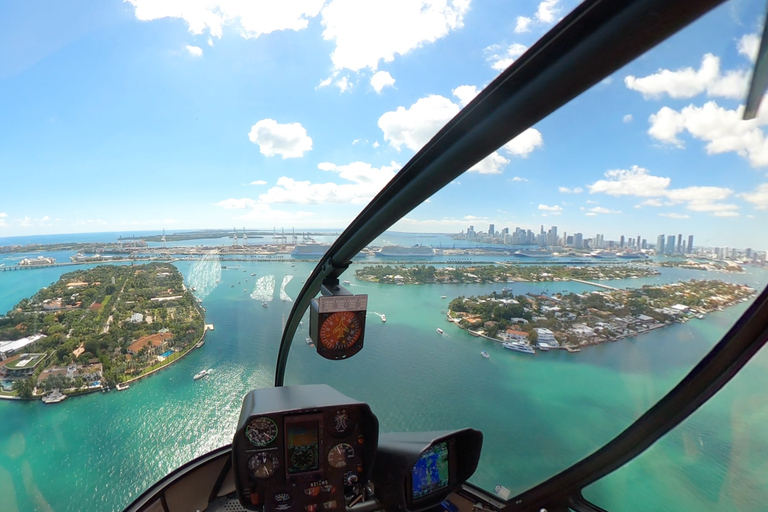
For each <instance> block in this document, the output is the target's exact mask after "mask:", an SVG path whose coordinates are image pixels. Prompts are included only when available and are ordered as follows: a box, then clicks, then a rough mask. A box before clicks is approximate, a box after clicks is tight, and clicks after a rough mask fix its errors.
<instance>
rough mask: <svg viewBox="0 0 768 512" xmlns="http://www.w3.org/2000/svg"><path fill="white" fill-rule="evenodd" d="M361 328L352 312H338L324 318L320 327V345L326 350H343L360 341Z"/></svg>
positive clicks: (358, 319) (357, 318) (358, 320)
mask: <svg viewBox="0 0 768 512" xmlns="http://www.w3.org/2000/svg"><path fill="white" fill-rule="evenodd" d="M362 332H363V326H362V324H361V323H360V318H359V317H358V316H357V314H356V313H354V312H352V311H339V312H338V313H332V314H330V315H328V317H326V319H325V321H323V324H322V325H321V326H320V336H319V337H320V344H321V345H322V346H323V347H325V348H327V349H328V350H344V349H347V348H349V347H351V346H352V345H354V344H355V343H357V340H359V339H360V335H361V334H362Z"/></svg>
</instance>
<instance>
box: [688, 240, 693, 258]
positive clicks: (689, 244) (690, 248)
mask: <svg viewBox="0 0 768 512" xmlns="http://www.w3.org/2000/svg"><path fill="white" fill-rule="evenodd" d="M692 252H693V235H688V254H690V253H692Z"/></svg>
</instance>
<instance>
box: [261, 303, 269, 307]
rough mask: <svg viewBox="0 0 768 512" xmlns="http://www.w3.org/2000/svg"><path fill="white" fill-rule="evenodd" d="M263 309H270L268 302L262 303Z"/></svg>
mask: <svg viewBox="0 0 768 512" xmlns="http://www.w3.org/2000/svg"><path fill="white" fill-rule="evenodd" d="M261 307H263V308H268V307H269V304H268V303H267V302H262V303H261Z"/></svg>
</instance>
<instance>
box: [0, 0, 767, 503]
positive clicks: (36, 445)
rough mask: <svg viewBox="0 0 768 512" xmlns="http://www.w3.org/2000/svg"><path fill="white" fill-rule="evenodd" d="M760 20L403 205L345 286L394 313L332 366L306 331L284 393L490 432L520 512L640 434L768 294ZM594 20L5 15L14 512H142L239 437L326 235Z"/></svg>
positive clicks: (488, 474)
mask: <svg viewBox="0 0 768 512" xmlns="http://www.w3.org/2000/svg"><path fill="white" fill-rule="evenodd" d="M758 4H759V2H757V3H755V2H730V3H727V4H724V5H723V6H721V7H719V8H717V9H715V10H714V11H712V12H711V13H710V14H708V15H706V16H704V17H703V18H702V19H700V20H699V21H697V22H696V23H694V24H693V25H691V26H690V27H689V28H687V29H685V30H684V31H682V32H681V33H679V34H677V35H675V36H673V37H672V38H671V39H670V40H668V41H666V42H664V43H662V44H661V45H660V46H658V47H657V48H655V49H653V50H651V51H650V52H648V53H647V54H646V55H644V56H642V57H640V58H639V59H637V60H636V61H634V62H632V63H631V64H629V65H627V66H626V67H625V68H623V69H621V70H620V71H618V72H616V73H615V74H614V75H612V76H610V77H607V78H605V79H604V80H603V81H602V82H600V83H599V84H597V85H595V86H594V87H592V88H591V89H590V90H589V91H587V92H586V93H584V94H583V95H581V96H579V97H578V98H576V99H575V100H573V101H571V102H570V103H568V104H566V105H565V106H564V107H562V108H561V109H559V110H558V111H557V112H555V113H553V114H552V115H550V116H548V117H546V118H545V119H543V120H542V121H540V122H539V123H537V124H536V125H535V126H532V127H530V128H529V129H527V130H526V131H524V132H523V133H521V134H520V135H519V136H517V137H516V138H514V139H513V140H512V141H510V142H508V143H507V144H505V145H504V146H502V147H500V148H498V150H497V151H496V152H494V153H492V154H491V155H490V156H489V157H487V158H486V159H484V160H483V161H482V162H480V163H479V164H477V165H476V166H474V167H473V168H472V169H471V170H470V171H469V172H467V173H465V174H463V175H462V176H461V177H460V178H458V179H456V180H454V181H453V182H452V183H450V184H449V185H448V186H446V187H445V188H444V189H442V190H441V191H439V192H438V193H437V194H435V195H433V196H432V197H431V198H430V199H429V200H428V201H426V202H424V203H423V204H422V205H421V206H419V207H418V208H417V209H415V210H413V211H411V212H408V213H406V212H403V214H404V217H403V218H402V219H400V220H399V221H398V222H397V223H396V224H395V225H394V226H392V227H391V228H390V229H389V230H388V231H387V232H385V233H383V234H381V235H380V236H379V237H377V238H376V239H374V240H372V241H371V243H370V244H369V245H368V247H366V249H365V250H363V251H362V252H361V253H360V254H359V255H358V256H357V257H355V258H354V260H353V261H352V263H351V265H350V267H349V269H348V270H347V271H346V272H345V273H344V274H343V275H342V276H341V277H340V281H341V284H342V286H344V287H346V288H347V289H348V290H349V291H351V292H353V293H355V294H367V295H368V307H367V314H366V315H365V317H364V319H365V335H364V349H363V350H362V351H361V352H360V353H359V354H357V355H356V356H355V357H354V358H352V359H350V360H346V361H335V362H331V361H327V360H325V359H322V358H320V357H319V356H318V354H317V347H315V345H314V340H313V339H312V338H311V337H310V332H309V324H310V322H309V315H308V314H307V315H305V316H304V317H303V319H302V323H301V324H300V326H299V329H298V330H297V332H296V335H295V337H294V340H293V348H292V350H291V352H290V355H289V361H288V366H287V372H286V379H285V383H286V384H287V385H290V384H300V383H302V384H303V383H327V384H329V385H331V386H333V387H334V388H336V389H338V390H339V391H341V392H342V393H345V394H347V395H349V396H351V397H354V398H355V399H357V400H361V401H365V402H367V403H369V404H370V405H371V409H372V410H373V411H374V413H375V414H376V415H377V416H378V418H379V422H380V424H381V431H382V432H391V431H417V430H445V429H451V428H463V427H473V428H477V429H479V430H482V431H483V433H484V449H483V453H482V458H481V461H480V465H479V467H478V469H477V472H476V473H475V475H474V476H473V477H472V479H471V482H472V483H474V484H475V485H478V486H480V487H481V488H483V489H485V490H487V491H489V492H490V493H493V494H496V495H498V496H499V497H501V498H503V499H508V498H511V497H513V496H514V495H516V494H518V493H520V492H523V491H525V490H526V489H528V488H530V487H531V486H533V485H535V484H538V483H540V482H542V481H544V480H546V479H547V478H549V477H551V476H553V475H555V474H556V473H558V472H560V471H561V470H563V469H565V468H567V467H568V466H570V465H572V464H574V463H576V462H577V461H579V460H580V459H582V458H584V457H585V456H587V455H589V454H590V453H592V452H594V451H595V450H596V449H598V448H600V447H601V446H602V445H604V444H605V443H606V442H608V441H610V440H611V439H612V438H614V437H615V436H616V435H618V434H619V433H620V432H621V431H622V430H624V429H625V428H627V427H628V426H629V425H630V424H631V423H632V422H633V421H635V420H636V419H637V418H638V417H640V416H641V415H642V414H643V413H644V412H646V411H647V410H648V409H649V408H650V407H651V406H652V405H653V404H655V403H656V402H657V401H658V400H659V399H660V398H661V397H662V396H664V394H665V393H667V392H668V391H669V390H670V389H671V388H672V387H673V386H675V385H676V384H677V383H678V382H680V380H681V379H682V378H683V377H684V376H685V375H686V374H687V373H688V372H689V371H690V370H691V369H692V368H693V366H694V365H695V364H696V363H697V362H699V361H700V360H701V359H702V357H704V355H705V354H706V353H707V352H708V351H709V350H710V349H711V348H712V347H713V346H714V345H715V343H717V342H718V341H719V340H720V339H721V338H722V336H723V335H724V334H725V333H726V332H727V330H728V329H729V328H730V327H731V326H732V325H734V323H735V322H736V321H737V320H738V318H739V317H740V315H741V314H742V313H743V312H744V311H745V310H746V308H747V307H748V306H749V305H750V304H751V303H752V301H753V300H754V299H755V297H756V295H757V293H758V292H760V291H762V290H763V289H764V288H765V286H766V283H767V282H768V270H766V267H765V257H766V252H765V251H766V248H768V247H767V245H768V244H767V243H766V242H768V237H767V236H766V234H765V232H764V229H763V226H764V224H765V220H766V208H768V182H766V178H765V167H766V165H768V160H766V158H765V156H764V155H765V147H764V146H765V140H764V139H765V136H764V132H763V129H762V126H763V125H764V124H765V113H764V112H762V111H761V113H760V114H759V115H758V118H757V119H756V120H754V121H741V120H740V119H741V112H742V108H743V107H741V105H743V103H744V98H745V97H746V91H747V84H748V80H749V75H750V72H751V67H752V65H753V62H754V60H755V55H756V53H757V48H758V45H759V37H760V33H761V30H762V26H761V25H760V24H759V20H761V19H762V18H761V16H762V14H763V13H762V11H761V9H762V7H761V6H760V5H758ZM575 6H576V2H571V3H568V2H563V1H557V0H545V1H543V2H520V3H515V4H514V5H495V4H494V5H491V4H490V3H488V2H477V1H476V2H469V1H466V2H459V1H454V2H443V3H439V2H421V3H419V2H415V3H414V2H402V3H399V2H395V3H393V2H383V3H376V2H373V3H370V4H366V5H365V6H364V7H363V6H362V5H360V4H358V3H357V2H346V1H342V0H331V1H327V2H323V1H318V2H304V3H300V4H291V5H290V6H285V7H277V6H272V7H270V8H266V7H261V6H240V5H239V4H236V3H229V2H210V3H208V4H205V5H203V4H194V5H190V6H187V7H184V8H182V7H180V6H176V5H175V4H173V3H171V2H168V3H166V2H157V1H155V2H144V1H141V0H130V1H127V2H122V3H121V2H108V3H104V4H103V5H101V6H99V7H98V9H88V10H86V9H84V8H83V6H82V5H80V4H79V3H76V2H73V3H66V2H65V3H61V4H57V6H55V7H50V6H48V7H46V8H45V9H39V8H38V7H39V6H36V5H35V4H34V3H25V4H23V5H15V6H10V5H6V6H3V7H1V8H0V13H1V14H0V27H2V28H3V30H2V31H0V34H2V35H0V45H2V48H3V49H5V50H6V51H2V52H0V62H1V63H2V64H3V65H2V66H0V68H1V69H0V92H1V93H2V96H3V98H5V101H4V102H3V103H2V107H0V109H1V110H2V112H3V114H4V115H3V118H4V119H6V120H7V122H6V123H4V124H3V126H2V127H0V170H2V176H3V178H4V184H3V186H2V187H0V252H2V254H0V314H3V315H4V316H2V317H1V318H0V359H2V361H0V398H4V399H3V400H0V418H2V419H3V420H2V421H1V422H0V440H1V441H0V490H1V491H2V496H3V498H2V501H0V503H2V506H1V507H0V508H2V509H3V510H12V511H15V510H55V511H67V510H81V509H83V507H85V506H87V507H89V508H92V509H96V510H121V509H122V508H124V507H125V506H126V505H127V504H128V503H130V502H131V500H132V499H134V498H135V497H136V496H138V495H139V494H140V493H142V492H143V491H144V490H145V489H147V488H148V487H149V486H150V485H151V484H152V483H154V482H155V481H157V480H158V479H159V478H161V477H162V476H163V475H166V474H167V473H168V472H170V471H172V470H173V469H175V468H177V467H179V466H180V465H182V464H184V463H185V462H187V461H190V460H192V459H193V458H195V457H197V456H200V455H202V454H205V453H207V452H209V451H211V450H213V449H214V448H217V447H220V446H223V445H226V444H228V443H230V442H231V440H232V435H233V433H234V430H235V426H236V423H237V417H238V414H239V410H240V404H241V400H242V397H243V395H244V394H245V393H246V392H248V391H249V390H251V389H254V388H264V387H270V386H272V385H273V384H274V381H275V361H276V360H277V356H278V349H279V341H280V336H281V333H282V332H283V329H284V328H285V325H286V322H287V321H288V317H289V315H290V312H291V307H292V305H293V304H294V301H295V300H296V298H297V295H298V294H299V291H300V290H301V288H302V286H303V285H304V283H305V282H306V280H307V279H308V278H309V275H310V273H311V272H312V270H313V269H314V268H315V266H316V265H317V263H318V261H319V260H320V258H321V256H322V255H323V254H324V253H325V252H326V251H327V250H328V248H329V246H330V244H331V243H332V242H333V241H334V240H336V238H337V236H338V234H339V233H340V232H341V231H342V230H343V229H344V227H345V226H346V225H347V224H348V223H349V222H350V221H351V220H352V219H353V218H354V217H355V216H356V215H357V213H359V212H360V210H361V209H362V208H363V206H364V205H365V204H366V203H367V202H368V201H369V200H370V199H371V198H373V197H374V195H375V194H376V193H377V192H378V191H379V190H380V189H381V188H382V187H383V186H384V185H385V184H386V183H388V182H389V181H390V180H391V179H392V177H393V176H394V175H395V174H396V173H397V172H398V171H399V170H400V168H401V167H402V166H403V165H404V164H405V163H406V162H407V161H408V160H409V159H410V158H411V157H412V156H413V155H414V154H415V153H416V152H417V151H418V150H419V149H420V148H421V147H422V146H423V145H424V144H425V143H427V142H428V141H429V140H430V138H431V137H432V136H433V135H434V134H435V133H437V131H438V130H439V129H440V128H441V127H442V126H443V125H445V124H446V123H447V122H448V121H450V119H451V118H453V117H454V116H455V115H456V114H457V113H459V111H460V110H461V109H462V108H464V107H465V106H466V105H467V104H468V103H469V102H470V101H472V99H473V98H474V97H475V95H476V94H477V93H478V92H479V91H480V90H481V89H482V88H483V87H484V86H486V85H487V84H488V83H489V82H491V80H493V79H494V77H496V76H497V75H498V73H499V72H500V71H502V70H504V69H506V68H507V67H508V66H510V65H511V64H512V63H513V62H514V61H515V60H516V59H518V58H519V57H520V56H521V55H522V54H523V53H524V52H525V51H526V50H527V48H529V47H530V46H532V45H533V44H534V43H535V42H536V41H537V40H538V39H539V38H540V37H541V36H542V35H543V34H544V33H545V32H546V31H547V30H549V29H550V28H551V27H552V26H553V25H554V24H555V23H556V22H557V21H558V20H560V19H561V18H562V17H563V16H565V15H566V14H567V13H568V12H569V11H570V10H571V9H573V8H574V7H575ZM62 22H63V23H62ZM763 110H765V109H763ZM392 220H393V221H394V220H395V219H392ZM749 375H752V374H747V376H746V377H744V378H745V379H747V378H750V377H749ZM756 382H759V381H756ZM740 389H744V390H745V391H744V392H745V393H753V394H754V396H753V397H752V399H753V400H754V402H755V403H758V404H759V403H761V402H760V395H759V394H760V393H761V389H762V387H761V386H759V385H755V386H751V387H750V386H742V388H740ZM750 390H751V391H750ZM6 399H7V400H6ZM750 403H751V402H750ZM731 406H732V403H731V402H730V401H728V400H720V401H718V402H716V403H715V404H714V405H712V407H719V408H723V410H725V411H728V410H730V408H731ZM727 418H728V414H726V413H723V414H713V415H707V417H706V421H704V423H703V425H704V427H702V426H701V425H702V422H701V420H699V421H697V422H688V423H685V424H683V425H681V426H680V427H679V428H680V429H685V428H692V429H700V428H707V429H710V430H712V431H717V430H718V429H721V428H723V425H722V423H723V422H724V421H727ZM758 419H759V418H758V417H757V416H754V417H750V418H748V421H754V422H755V424H757V423H758ZM750 428H751V429H752V430H751V431H754V432H758V431H759V429H757V428H755V427H754V426H752V427H750ZM691 435H693V433H692V434H691ZM755 436H756V437H755V440H754V444H755V446H762V444H763V443H765V442H766V440H764V439H761V438H759V436H758V434H755ZM686 446H687V445H679V446H678V445H674V446H670V447H669V450H673V451H674V450H678V451H681V453H682V451H684V450H686V449H687V448H686ZM669 450H667V455H668V456H669ZM654 453H655V452H654ZM654 453H652V452H648V453H647V454H646V456H647V457H652V456H654ZM701 456H702V457H703V458H704V460H705V463H701V464H698V465H700V466H702V467H703V466H706V465H718V464H719V465H721V466H722V465H723V464H724V463H725V462H724V461H726V460H728V459H727V458H724V457H723V456H722V453H720V452H718V451H704V452H703V453H702V455H701ZM688 469H689V470H690V468H688ZM674 470H675V469H674V468H668V471H674ZM753 476H754V478H756V479H759V478H760V477H759V475H757V474H755V475H753ZM648 478H661V476H648ZM703 480H705V479H699V480H696V479H695V481H703ZM609 483H610V481H609V482H607V483H606V485H603V486H601V487H600V488H599V489H600V496H601V498H602V499H604V500H605V502H606V503H613V501H611V500H610V499H608V498H606V496H609V495H610V492H611V491H610V485H608V484H609ZM649 487H651V488H652V486H649ZM761 489H762V487H758V486H756V487H754V489H753V488H750V492H754V494H755V496H753V497H751V498H750V500H749V502H750V503H753V502H755V503H758V502H760V501H761V496H762V497H765V493H764V492H763V491H761ZM616 492H621V488H620V487H617V491H616ZM693 492H694V493H695V492H697V491H693ZM745 492H746V491H745ZM669 499H670V500H674V499H675V496H670V498H669ZM707 503H710V502H708V501H707V500H702V502H701V503H699V505H701V506H704V505H706V504H707ZM714 503H716V502H714ZM674 505H675V506H676V507H677V508H681V509H685V508H688V507H687V505H686V502H683V501H681V502H679V503H676V504H674ZM670 508H675V507H674V506H670ZM713 510H715V509H713Z"/></svg>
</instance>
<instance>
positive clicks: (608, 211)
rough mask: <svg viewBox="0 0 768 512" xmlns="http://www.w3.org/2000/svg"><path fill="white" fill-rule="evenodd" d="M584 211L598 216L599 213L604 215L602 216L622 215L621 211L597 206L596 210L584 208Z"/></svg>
mask: <svg viewBox="0 0 768 512" xmlns="http://www.w3.org/2000/svg"><path fill="white" fill-rule="evenodd" d="M582 210H585V211H587V212H589V213H593V214H598V213H602V214H607V213H621V211H620V210H611V209H609V208H603V207H602V206H595V207H594V208H582Z"/></svg>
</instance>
